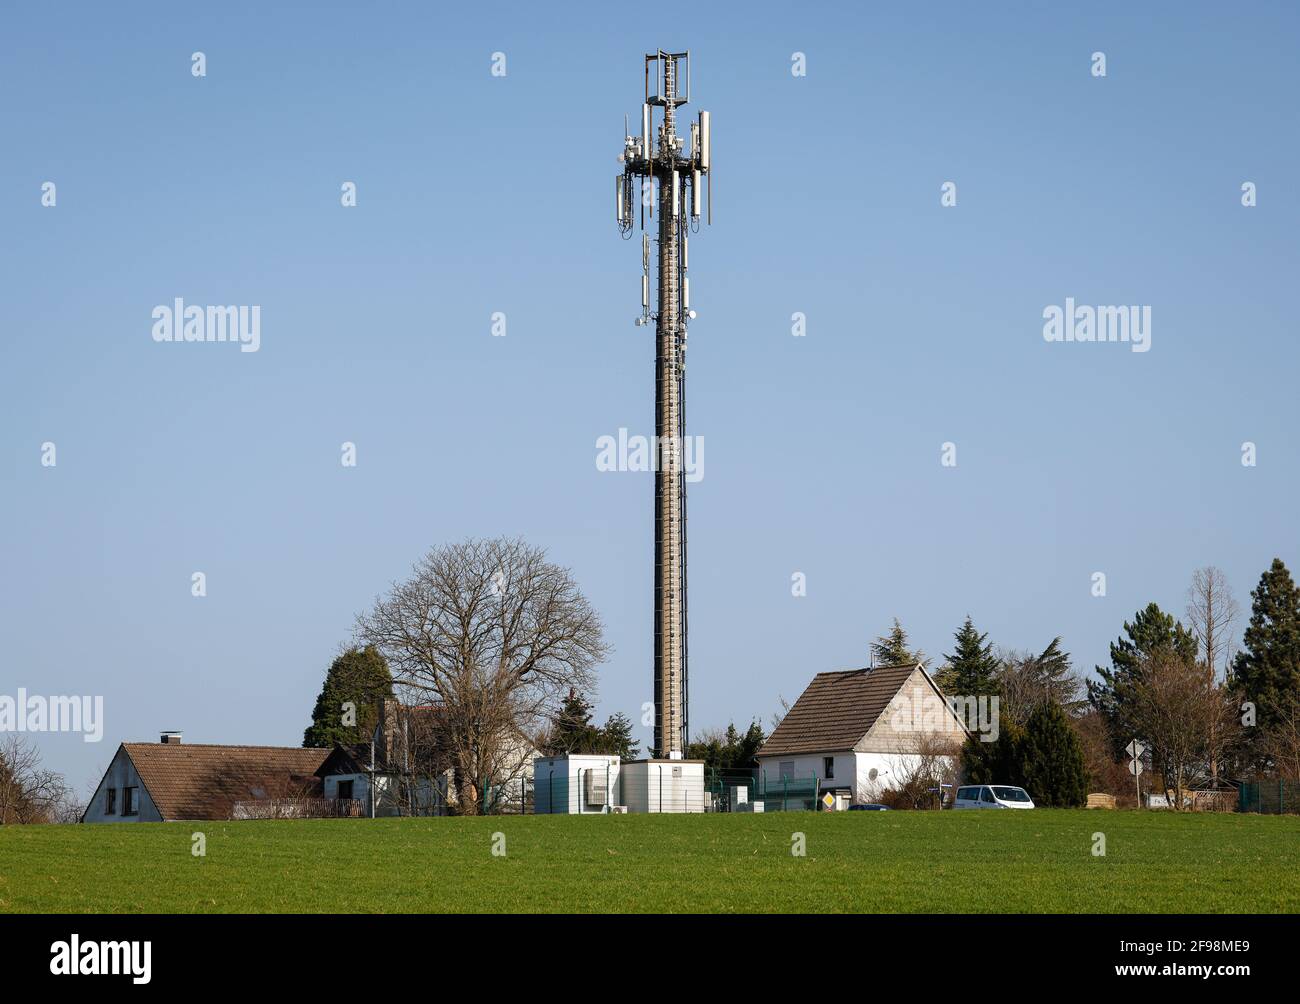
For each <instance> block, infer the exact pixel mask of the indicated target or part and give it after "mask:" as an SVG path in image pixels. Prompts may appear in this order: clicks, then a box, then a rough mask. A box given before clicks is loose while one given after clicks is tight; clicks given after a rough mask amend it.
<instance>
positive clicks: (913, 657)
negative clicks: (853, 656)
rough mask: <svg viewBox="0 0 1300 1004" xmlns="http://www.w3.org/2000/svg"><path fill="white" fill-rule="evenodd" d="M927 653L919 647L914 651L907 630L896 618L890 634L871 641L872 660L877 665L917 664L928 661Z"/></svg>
mask: <svg viewBox="0 0 1300 1004" xmlns="http://www.w3.org/2000/svg"><path fill="white" fill-rule="evenodd" d="M928 661H929V660H928V659H926V657H925V653H924V652H922V651H920V650H919V649H918V650H917V651H915V652H913V651H912V649H911V646H910V643H909V642H908V639H907V632H906V631H904V630H903V625H902V623H900V622H899V620H898V618H897V617H895V618H894V626H893V627H891V628H890V629H889V633H888V634H883V635H881V636H880V637H879V638H877V639H876V640H875V641H873V642H872V643H871V662H872V665H875V666H915V665H916V664H917V663H918V662H919V663H927V662H928Z"/></svg>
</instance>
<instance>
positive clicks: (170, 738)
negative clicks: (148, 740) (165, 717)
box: [158, 732, 181, 746]
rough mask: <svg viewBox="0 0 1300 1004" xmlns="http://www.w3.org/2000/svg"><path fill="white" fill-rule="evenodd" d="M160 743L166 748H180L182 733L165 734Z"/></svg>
mask: <svg viewBox="0 0 1300 1004" xmlns="http://www.w3.org/2000/svg"><path fill="white" fill-rule="evenodd" d="M158 741H159V742H160V743H162V744H163V745H164V746H179V745H180V743H181V733H179V732H164V733H163V734H162V736H161V737H160V738H159V740H158Z"/></svg>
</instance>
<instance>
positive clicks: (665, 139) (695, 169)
mask: <svg viewBox="0 0 1300 1004" xmlns="http://www.w3.org/2000/svg"><path fill="white" fill-rule="evenodd" d="M690 93H691V77H690V53H689V52H665V51H664V50H663V49H660V50H659V51H658V52H655V53H647V54H646V57H645V101H644V103H643V104H642V105H641V135H640V136H633V135H629V134H627V133H626V127H625V130H624V132H625V135H624V142H623V153H622V155H621V157H620V160H622V162H623V171H622V173H621V174H619V175H618V177H617V178H616V179H615V208H616V211H617V219H618V227H619V231H620V233H622V235H623V237H624V238H625V239H626V238H630V237H631V235H632V228H633V217H634V208H633V198H634V184H633V183H634V180H639V182H640V184H639V185H636V186H635V187H636V188H637V189H639V192H637V193H636V199H637V201H638V202H639V203H640V207H639V208H640V212H639V215H640V219H641V228H642V231H643V232H642V238H641V268H642V276H641V316H640V317H638V318H637V319H636V323H637V325H638V326H643V327H644V326H648V325H649V323H650V321H651V320H653V321H654V322H655V440H654V456H655V562H654V707H655V726H654V744H653V747H652V750H651V752H652V755H654V756H656V757H663V758H668V759H681V757H682V755H683V753H684V751H685V749H686V745H687V743H688V742H689V731H688V725H687V719H688V711H689V702H688V697H687V676H688V674H687V663H688V648H687V644H686V627H687V620H686V472H685V470H684V468H683V463H682V460H683V454H684V451H685V444H686V337H687V323H688V321H690V320H691V319H693V318H694V317H695V312H694V311H693V310H691V298H690V277H689V275H688V273H687V269H688V266H689V255H688V246H687V241H688V234H689V233H690V232H691V231H698V229H699V225H700V215H701V214H700V210H701V203H702V199H701V184H702V182H703V181H704V180H706V179H708V178H709V167H710V164H709V152H710V151H709V113H708V112H700V114H699V119H698V121H696V122H692V123H691V125H690V146H689V148H688V147H686V145H685V138H684V137H681V136H678V135H677V109H678V108H680V107H681V106H682V105H684V104H686V103H687V102H688V101H689V100H690ZM656 108H658V109H660V110H661V111H660V112H659V113H658V116H656V113H655V109H656ZM656 117H657V118H658V126H657V129H654V127H655V120H656ZM652 129H654V132H653V134H652ZM708 187H709V196H710V198H709V206H710V212H709V213H708V214H706V218H708V217H709V216H711V207H712V182H711V181H710V182H708ZM656 196H657V203H658V209H659V236H658V244H659V262H658V281H657V290H658V296H657V299H656V310H654V311H653V312H652V311H651V309H650V235H649V232H646V217H647V216H649V217H650V218H651V220H652V221H653V218H654V211H655V204H656ZM688 199H689V201H688ZM710 222H711V220H710ZM652 226H653V223H652Z"/></svg>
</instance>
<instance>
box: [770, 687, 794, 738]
mask: <svg viewBox="0 0 1300 1004" xmlns="http://www.w3.org/2000/svg"><path fill="white" fill-rule="evenodd" d="M791 707H792V705H791V704H790V702H789V701H788V700H786V698H785V695H784V694H778V695H777V697H776V710H775V711H773V712H772V718H771V722H772V731H773V732H775V731H776V729H777V728H778V727H779V726H780V724H781V722H782V721H783V720H784V719H785V716H786V715H788V714H789V713H790V708H791Z"/></svg>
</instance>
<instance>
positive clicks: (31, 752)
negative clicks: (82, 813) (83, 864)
mask: <svg viewBox="0 0 1300 1004" xmlns="http://www.w3.org/2000/svg"><path fill="white" fill-rule="evenodd" d="M67 795H68V786H67V784H66V783H65V782H64V780H63V775H62V774H59V773H56V772H55V771H52V770H46V769H45V768H43V767H42V766H41V753H40V750H39V749H37V748H36V745H35V744H34V743H32V742H30V741H29V740H28V739H27V738H26V737H24V736H20V735H18V734H17V733H5V734H3V735H0V825H3V824H5V823H48V822H54V821H55V819H54V817H55V816H56V815H57V813H56V810H57V809H58V807H59V806H60V804H61V803H62V802H63V801H64V799H65V798H66V797H67Z"/></svg>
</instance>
